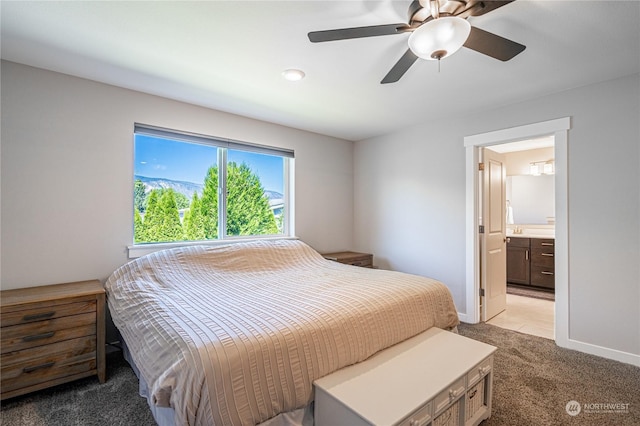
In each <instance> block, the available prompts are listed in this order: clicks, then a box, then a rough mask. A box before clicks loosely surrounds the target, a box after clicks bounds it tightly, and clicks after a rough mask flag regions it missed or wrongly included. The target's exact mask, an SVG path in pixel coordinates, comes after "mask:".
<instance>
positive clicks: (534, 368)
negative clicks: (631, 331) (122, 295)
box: [0, 324, 640, 426]
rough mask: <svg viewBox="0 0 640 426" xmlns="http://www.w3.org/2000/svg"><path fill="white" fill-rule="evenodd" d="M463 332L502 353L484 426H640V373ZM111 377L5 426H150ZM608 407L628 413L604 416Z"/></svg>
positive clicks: (88, 382) (544, 344)
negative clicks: (571, 407)
mask: <svg viewBox="0 0 640 426" xmlns="http://www.w3.org/2000/svg"><path fill="white" fill-rule="evenodd" d="M459 330H460V334H462V335H463V336H467V337H470V338H473V339H476V340H480V341H483V342H486V343H489V344H492V345H494V346H497V347H498V351H497V352H496V355H495V373H494V399H493V413H492V416H491V418H490V419H488V420H487V421H485V422H483V425H484V426H495V425H499V426H502V425H505V426H506V425H508V426H520V425H564V424H566V425H581V426H582V425H587V426H588V425H594V426H595V425H621V426H622V425H634V426H636V425H640V368H638V367H634V366H631V365H628V364H622V363H619V362H616V361H610V360H607V359H603V358H599V357H596V356H591V355H587V354H583V353H580V352H575V351H571V350H567V349H561V348H558V347H557V346H556V345H555V343H554V342H553V341H551V340H548V339H543V338H540V337H535V336H528V335H524V334H521V333H518V332H515V331H510V330H504V329H502V328H499V327H495V326H491V325H486V324H478V325H466V324H461V325H460V327H459ZM107 372H108V378H107V382H106V383H105V384H103V385H100V384H99V383H98V380H97V379H96V378H87V379H83V380H79V381H77V382H74V383H70V384H66V385H61V386H57V387H55V388H52V389H49V390H44V391H40V392H35V393H33V394H30V395H25V396H23V397H17V398H13V399H10V400H7V401H5V402H3V404H2V410H1V411H0V423H1V424H2V425H5V426H13V425H16V426H18V425H19V426H26V425H65V426H67V425H78V426H85V425H123V426H128V425H132V426H133V425H135V426H146V425H153V424H154V422H153V418H152V417H151V414H150V411H149V408H148V406H147V403H146V401H145V400H144V399H142V398H141V397H139V396H138V384H137V379H136V377H135V375H134V374H133V371H132V370H131V368H130V367H129V366H128V365H127V364H126V362H125V361H123V360H122V358H121V357H120V355H119V353H115V354H111V355H109V357H108V358H107ZM572 400H575V401H577V402H578V403H580V404H581V410H582V411H581V412H580V413H579V414H578V415H577V416H575V417H572V416H569V415H568V414H567V412H566V409H565V407H566V405H567V403H568V402H569V401H572ZM595 404H601V405H595ZM603 404H621V405H618V408H620V407H622V408H624V407H627V409H626V410H623V411H624V412H618V413H614V412H603V411H606V410H605V406H604V405H603ZM626 404H628V405H626ZM607 408H611V407H607ZM588 411H591V412H588ZM594 411H600V412H594Z"/></svg>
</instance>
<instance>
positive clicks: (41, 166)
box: [0, 61, 353, 289]
mask: <svg viewBox="0 0 640 426" xmlns="http://www.w3.org/2000/svg"><path fill="white" fill-rule="evenodd" d="M134 122H140V123H145V124H151V125H156V126H161V127H167V128H172V129H178V130H186V131H191V132H196V133H204V134H208V135H213V136H219V137H224V138H231V139H237V140H242V141H247V142H253V143H259V144H264V145H271V146H277V147H285V148H292V149H294V150H295V156H296V159H295V162H296V172H295V173H296V174H295V196H296V201H295V209H296V234H297V235H298V236H299V237H300V238H301V239H302V240H304V241H305V242H307V243H309V244H310V245H311V246H313V247H314V248H316V249H317V250H320V251H333V250H344V249H349V248H351V247H352V244H353V232H352V225H353V143H352V142H349V141H344V140H339V139H335V138H331V137H327V136H322V135H318V134H313V133H308V132H304V131H300V130H295V129H291V128H287V127H283V126H278V125H275V124H270V123H265V122H261V121H257V120H252V119H249V118H245V117H240V116H237V115H231V114H226V113H222V112H219V111H213V110H210V109H206V108H201V107H197V106H194V105H189V104H185V103H181V102H177V101H172V100H168V99H164V98H161V97H157V96H151V95H147V94H143V93H140V92H135V91H131V90H126V89H122V88H118V87H114V86H109V85H105V84H101V83H96V82H92V81H88V80H83V79H80V78H76V77H71V76H68V75H63V74H58V73H54V72H50V71H45V70H41V69H37V68H32V67H27V66H23V65H19V64H15V63H11V62H6V61H3V62H2V122H1V125H2V129H1V141H2V142H1V143H2V146H1V166H0V171H1V185H2V191H1V194H2V208H1V228H0V229H1V231H2V247H1V248H2V255H1V260H2V264H1V265H2V268H1V274H0V276H1V285H2V288H3V289H9V288H19V287H30V286H37V285H44V284H50V283H56V282H65V281H76V280H84V279H92V278H97V279H101V280H105V279H106V278H107V277H108V275H109V274H110V273H111V272H113V270H114V269H116V268H117V267H118V266H120V265H122V264H124V263H125V262H127V261H128V257H127V245H130V244H131V243H132V240H133V204H132V188H133V123H134Z"/></svg>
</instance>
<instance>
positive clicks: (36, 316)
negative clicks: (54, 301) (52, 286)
mask: <svg viewBox="0 0 640 426" xmlns="http://www.w3.org/2000/svg"><path fill="white" fill-rule="evenodd" d="M55 314H56V311H52V312H44V313H42V314H33V315H25V316H23V317H22V321H33V320H40V319H46V318H51V317H52V316H54V315H55Z"/></svg>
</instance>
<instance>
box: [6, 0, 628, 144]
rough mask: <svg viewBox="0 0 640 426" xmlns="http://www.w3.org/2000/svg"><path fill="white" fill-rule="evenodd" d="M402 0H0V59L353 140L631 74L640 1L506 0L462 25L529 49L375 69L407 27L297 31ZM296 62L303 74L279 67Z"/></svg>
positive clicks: (400, 18) (397, 7)
mask: <svg viewBox="0 0 640 426" xmlns="http://www.w3.org/2000/svg"><path fill="white" fill-rule="evenodd" d="M409 3H410V0H406V1H391V0H384V1H363V0H346V1H255V2H249V1H200V2H187V1H176V2H173V1H168V2H129V1H120V2H118V1H114V2H99V1H89V2H80V1H66V2H65V1H63V2H53V1H44V2H26V1H16V2H14V1H5V0H2V3H1V11H0V13H1V18H2V21H1V24H2V28H1V31H2V33H1V37H2V46H1V47H2V49H1V54H2V58H3V59H6V60H9V61H14V62H19V63H23V64H27V65H32V66H36V67H40V68H45V69H50V70H54V71H59V72H62V73H66V74H71V75H75V76H79V77H84V78H88V79H92V80H97V81H101V82H105V83H109V84H114V85H118V86H122V87H126V88H130V89H134V90H139V91H142V92H147V93H152V94H156V95H160V96H165V97H169V98H173V99H177V100H181V101H185V102H190V103H193V104H197V105H203V106H207V107H211V108H214V109H217V110H221V111H227V112H231V113H236V114H240V115H243V116H247V117H251V118H256V119H260V120H265V121H270V122H274V123H278V124H282V125H286V126H290V127H294V128H299V129H304V130H308V131H312V132H317V133H322V134H326V135H331V136H335V137H339V138H343V139H348V140H361V139H364V138H368V137H371V136H375V135H380V134H385V133H390V132H393V131H395V130H397V129H399V128H402V127H405V126H411V125H415V124H418V123H420V122H424V121H432V120H434V119H439V118H447V117H453V116H456V117H464V115H465V114H473V113H474V112H478V111H481V110H487V109H494V108H497V107H500V106H504V105H509V104H512V103H515V102H520V101H523V100H526V99H531V98H536V97H540V96H543V95H545V94H549V93H553V92H558V91H563V90H566V89H569V88H573V87H578V86H582V85H587V84H591V83H595V82H599V81H605V80H609V79H613V78H617V77H621V76H625V75H630V74H635V73H638V72H640V2H638V1H575V0H574V1H554V0H547V1H531V0H517V1H515V2H513V3H511V4H508V5H506V6H504V7H502V8H500V9H497V10H494V11H492V12H490V13H488V14H486V15H484V16H479V17H474V18H470V19H469V21H470V22H471V24H472V25H474V26H477V27H479V28H482V29H484V30H487V31H491V32H493V33H496V34H498V35H501V36H503V37H506V38H509V39H512V40H514V41H517V42H519V43H522V44H524V45H526V46H527V49H526V50H525V51H524V52H523V53H521V54H520V55H519V56H516V57H515V58H514V59H512V60H511V61H509V62H500V61H498V60H495V59H492V58H490V57H487V56H484V55H481V54H479V53H477V52H475V51H472V50H469V49H466V48H463V49H461V50H460V51H459V52H457V53H456V54H454V55H453V56H451V57H450V58H446V59H444V60H443V61H442V63H441V70H440V72H438V69H437V63H436V62H433V61H423V60H419V61H418V62H416V63H415V64H414V65H413V67H412V68H411V69H410V70H409V71H408V72H407V74H405V76H404V77H403V78H402V79H401V80H400V81H399V82H397V83H394V84H387V85H381V84H380V83H379V82H380V80H381V79H382V78H383V77H384V76H385V75H386V73H387V72H388V71H389V69H390V68H391V67H392V66H393V64H395V62H396V61H397V60H398V59H399V58H400V56H401V55H402V54H403V53H404V52H405V50H406V49H407V44H406V43H407V38H408V34H399V35H391V36H383V37H370V38H364V39H354V40H341V41H334V42H326V43H311V42H309V40H308V38H307V32H309V31H317V30H325V29H335V28H344V27H356V26H365V25H378V24H386V23H399V22H406V20H407V17H406V14H407V12H406V11H407V8H408V6H409ZM287 68H299V69H302V70H303V71H304V72H305V73H306V78H305V79H304V80H302V81H300V82H296V83H291V82H288V81H286V80H284V79H283V78H282V76H281V72H282V71H283V70H285V69H287Z"/></svg>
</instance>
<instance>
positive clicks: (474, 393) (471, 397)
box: [469, 388, 478, 399]
mask: <svg viewBox="0 0 640 426" xmlns="http://www.w3.org/2000/svg"><path fill="white" fill-rule="evenodd" d="M476 393H478V389H477V388H476V389H474V390H473V392H471V393H470V394H469V399H473V397H474V396H476Z"/></svg>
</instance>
